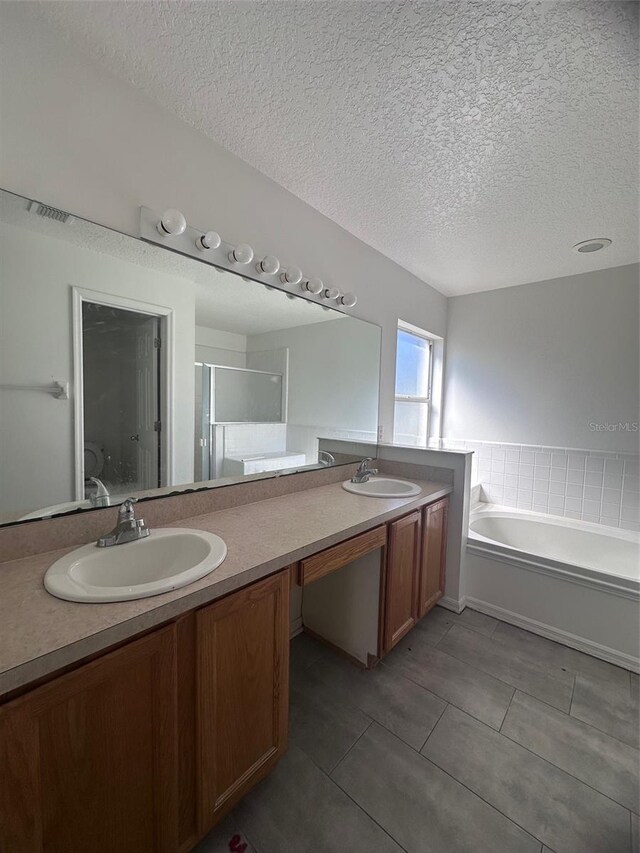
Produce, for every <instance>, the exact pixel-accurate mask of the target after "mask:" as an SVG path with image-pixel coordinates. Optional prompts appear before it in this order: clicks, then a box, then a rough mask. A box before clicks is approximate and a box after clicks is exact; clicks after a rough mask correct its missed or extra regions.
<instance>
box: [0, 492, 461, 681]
mask: <svg viewBox="0 0 640 853" xmlns="http://www.w3.org/2000/svg"><path fill="white" fill-rule="evenodd" d="M414 482H416V483H419V484H420V486H421V487H422V493H421V494H420V495H418V496H417V497H415V498H404V499H398V498H393V499H387V498H370V497H362V496H359V495H354V494H350V493H349V492H346V491H345V490H344V489H343V488H342V486H341V484H340V483H333V484H331V485H327V486H320V487H318V488H314V489H308V490H306V491H302V492H295V493H292V494H288V495H283V496H281V497H275V498H268V499H266V500H262V501H258V502H257V503H252V504H245V505H243V506H239V507H234V508H231V509H225V510H220V511H218V512H214V513H210V514H208V515H200V516H197V517H195V518H187V519H184V518H183V519H180V521H176V522H175V523H173V524H170V525H166V526H168V527H171V526H173V527H191V528H196V529H200V530H208V531H210V532H212V533H217V534H218V536H221V537H222V538H223V539H224V541H225V542H226V544H227V549H228V553H227V557H226V559H225V561H224V563H222V565H221V566H220V567H219V568H217V569H216V570H215V571H213V572H212V573H211V574H209V575H207V576H206V577H204V578H203V579H202V580H200V581H197V582H196V583H194V584H191V585H190V586H187V587H183V588H182V589H177V590H173V591H171V592H167V593H164V594H162V595H157V596H154V597H152V598H143V599H138V600H136V601H125V602H117V603H101V604H81V603H76V602H69V601H63V600H61V599H58V598H54V597H53V596H51V595H49V593H47V592H46V590H45V588H44V586H43V578H44V575H45V572H46V571H47V569H48V568H49V566H50V565H51V564H52V563H54V562H55V561H56V560H57V559H58V558H59V557H60V556H61V555H62V554H65V553H68V551H71V550H73V549H72V548H66V549H64V550H61V551H49V552H47V553H44V554H37V555H35V556H31V557H24V558H22V559H19V560H12V561H10V562H6V563H0V573H1V577H0V583H1V584H2V594H1V595H0V697H2V696H4V695H5V694H7V693H10V692H12V691H14V690H16V689H18V688H20V687H23V686H24V685H27V684H30V683H31V682H34V681H36V680H38V679H41V678H43V677H45V676H47V675H49V674H51V673H53V672H56V671H57V670H59V669H62V668H64V667H66V666H69V665H71V664H74V663H76V662H78V661H80V660H82V659H83V658H85V657H88V656H90V655H93V654H96V653H98V652H100V651H103V650H105V649H107V648H109V647H110V646H113V645H115V644H117V643H120V642H122V641H124V640H127V639H129V638H132V637H134V636H135V635H136V634H139V633H141V632H143V631H146V630H148V629H150V628H153V627H154V626H156V625H161V624H162V623H164V622H167V621H168V620H171V619H174V618H176V617H177V616H180V615H181V614H183V613H187V612H188V611H190V610H193V609H195V608H197V607H201V606H202V605H204V604H207V603H208V602H210V601H213V600H214V599H216V598H219V597H220V596H223V595H226V594H227V593H229V592H232V591H233V590H235V589H238V588H240V587H242V586H246V585H247V584H249V583H252V582H254V581H256V580H259V579H260V578H262V577H265V576H266V575H269V574H271V573H272V572H275V571H277V570H278V569H282V568H284V567H285V566H287V565H289V564H290V563H295V562H296V561H298V560H300V559H302V558H304V557H308V556H310V555H311V554H315V553H317V552H318V551H322V550H323V549H324V548H328V547H330V546H331V545H335V544H336V543H338V542H341V541H343V540H345V539H348V538H349V537H351V536H355V535H357V534H358V533H362V532H363V531H365V530H368V529H370V528H371V527H374V526H375V525H377V524H383V523H385V522H387V521H390V520H392V519H393V518H396V517H399V516H401V515H405V514H406V513H407V512H410V511H411V510H412V509H413V508H418V507H420V506H423V505H424V504H427V503H431V502H433V501H434V500H438V499H439V498H441V497H444V496H445V495H448V494H450V493H451V491H452V487H451V486H450V485H447V484H443V483H435V482H426V481H423V480H414ZM118 547H123V548H126V545H122V546H118Z"/></svg>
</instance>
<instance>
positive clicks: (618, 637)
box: [466, 503, 640, 671]
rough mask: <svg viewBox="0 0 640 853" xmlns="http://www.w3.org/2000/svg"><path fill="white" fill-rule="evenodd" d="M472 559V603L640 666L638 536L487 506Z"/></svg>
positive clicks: (481, 511)
mask: <svg viewBox="0 0 640 853" xmlns="http://www.w3.org/2000/svg"><path fill="white" fill-rule="evenodd" d="M466 561H467V572H466V575H467V583H466V599H467V603H468V604H469V605H470V606H472V607H474V608H475V609H478V610H481V611H482V612H484V613H489V614H491V615H494V616H497V617H498V618H500V619H504V620H505V621H507V622H511V623H513V624H516V625H520V626H521V627H523V628H527V629H528V630H531V631H534V632H535V633H538V634H541V635H543V636H546V637H550V638H551V639H553V640H556V641H558V642H562V643H565V644H566V645H569V646H572V647H574V648H578V649H581V650H582V651H586V652H588V653H589V654H593V655H596V656H597V657H600V658H603V659H604V660H608V661H611V662H612V663H616V664H618V665H620V666H625V667H628V668H629V669H633V670H635V671H638V669H639V657H640V534H638V533H635V532H632V531H627V530H619V529H618V528H613V527H605V526H604V525H599V524H589V523H587V522H583V521H573V520H571V519H567V518H562V517H559V516H553V515H546V514H544V513H539V512H530V511H527V510H518V509H511V508H508V507H501V506H496V505H492V504H483V503H481V504H477V505H476V507H474V508H473V510H472V512H471V514H470V517H469V537H468V540H467V554H466Z"/></svg>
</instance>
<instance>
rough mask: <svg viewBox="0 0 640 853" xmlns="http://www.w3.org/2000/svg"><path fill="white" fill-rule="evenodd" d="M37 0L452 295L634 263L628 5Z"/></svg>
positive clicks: (632, 39) (597, 1)
mask: <svg viewBox="0 0 640 853" xmlns="http://www.w3.org/2000/svg"><path fill="white" fill-rule="evenodd" d="M26 5H27V6H29V7H30V8H31V10H32V12H33V13H34V14H36V15H38V16H41V17H44V18H45V19H46V21H47V23H48V24H49V25H50V26H52V27H54V28H57V29H58V30H59V32H60V33H61V35H64V37H65V38H67V39H70V40H71V41H72V42H73V43H74V44H75V45H76V46H77V47H78V48H79V49H81V50H83V51H85V52H86V53H87V54H89V55H90V56H91V57H92V58H93V59H94V60H96V61H97V62H98V63H100V64H102V65H103V66H105V67H106V68H108V69H109V70H111V71H113V72H114V73H116V74H118V75H120V76H122V77H125V78H126V79H128V80H129V81H130V82H131V83H132V84H134V85H135V86H136V87H138V88H139V89H141V90H143V91H144V92H146V93H147V94H148V95H150V96H151V97H152V98H153V99H155V100H156V101H157V102H159V103H161V104H163V105H164V106H165V107H167V108H168V109H170V110H172V111H173V112H174V113H176V114H177V115H178V116H180V117H181V118H182V119H184V120H186V121H187V122H189V123H190V124H192V125H194V126H195V127H197V128H198V129H199V130H201V131H203V132H204V133H205V134H207V135H208V136H210V137H211V138H213V139H215V140H216V141H217V142H219V143H220V144H222V145H223V146H225V147H226V148H227V149H229V150H231V151H233V152H234V153H235V154H237V155H238V156H239V157H241V158H242V159H244V160H245V161H247V162H249V163H251V164H252V165H253V166H255V167H256V168H258V169H260V170H261V171H262V172H264V173H265V174H267V175H269V176H270V177H271V178H273V179H274V180H275V181H277V182H278V183H280V184H281V185H283V186H284V187H286V188H287V189H288V190H290V191H291V192H292V193H294V194H295V195H297V196H299V197H300V198H302V199H304V200H305V201H306V202H308V203H309V204H310V205H312V206H313V207H315V208H317V209H318V210H319V211H321V212H322V213H323V214H325V215H326V216H328V217H330V218H331V219H333V220H334V221H335V222H337V223H339V224H340V225H342V226H343V227H344V228H346V229H347V230H348V231H350V232H351V233H352V234H354V235H356V236H357V237H359V238H360V239H362V240H363V241H364V242H366V243H368V244H369V245H371V246H373V247H375V248H376V249H378V250H379V251H380V252H382V253H384V254H385V255H387V256H389V257H390V258H392V259H394V260H395V261H397V262H398V263H399V264H401V265H402V266H404V267H406V268H407V269H409V270H410V271H412V272H413V273H415V274H416V275H417V276H419V277H420V278H421V279H423V280H424V281H426V282H428V283H429V284H432V285H433V286H435V287H436V288H438V289H439V290H441V291H442V292H444V293H447V294H455V293H463V292H468V291H473V290H483V289H489V288H493V287H503V286H508V285H512V284H521V283H524V282H528V281H537V280H542V279H548V278H553V277H556V276H564V275H571V274H574V273H577V272H585V271H590V270H594V269H601V268H605V267H610V266H617V265H621V264H626V263H632V262H635V261H637V260H638V218H637V217H638V189H637V156H638V155H637V130H638V101H637V97H638V91H637V90H638V55H637V50H638V41H637V32H638V23H637V22H638V6H637V4H636V3H625V2H604V0H594V2H573V0H560V2H542V3H541V2H509V3H503V2H491V1H490V0H488V1H487V2H396V0H388V2H373V3H372V2H367V0H331V2H324V0H318V2H303V1H302V0H297V2H296V1H295V0H294V2H289V0H278V1H277V2H276V0H272V2H263V0H261V2H217V0H208V2H190V0H186V2H155V0H153V1H152V2H138V3H137V2H130V3H124V2H100V3H95V2H93V3H92V2H84V3H78V2H55V3H29V4H26ZM598 236H606V237H611V238H612V239H613V241H614V243H613V246H611V247H610V248H609V249H606V250H604V251H603V252H601V253H598V254H594V255H578V254H576V253H574V252H572V251H571V246H572V245H573V244H574V243H577V242H578V241H580V240H585V239H587V238H590V237H598Z"/></svg>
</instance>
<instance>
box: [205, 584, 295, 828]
mask: <svg viewBox="0 0 640 853" xmlns="http://www.w3.org/2000/svg"><path fill="white" fill-rule="evenodd" d="M195 618H196V754H197V765H196V776H197V779H198V782H199V794H198V805H199V831H200V834H201V835H202V834H204V833H205V832H207V830H208V829H209V828H210V827H212V826H213V825H214V824H215V823H217V822H218V821H219V820H220V818H221V817H222V816H223V815H224V814H226V812H228V811H229V810H230V809H231V808H232V807H233V806H234V805H235V804H236V803H237V802H238V800H239V799H240V798H241V797H243V796H244V795H245V794H246V793H247V791H248V790H249V789H250V788H251V787H253V785H254V784H255V783H256V782H257V781H258V780H259V779H262V778H263V777H264V776H266V775H267V773H268V772H269V771H270V770H271V769H272V768H273V766H274V765H275V763H276V762H277V760H278V759H279V758H280V756H281V755H282V754H283V753H284V751H285V750H286V746H287V727H288V713H289V572H288V570H285V571H282V572H279V573H278V574H276V575H272V576H271V577H268V578H266V579H265V580H263V581H259V582H258V583H255V584H253V585H251V586H249V587H246V588H245V589H241V590H240V591H239V592H236V593H234V594H233V595H230V596H228V597H227V598H223V599H221V600H220V601H216V602H214V603H213V604H211V605H209V606H208V607H204V608H203V609H202V610H198V611H197V612H196V614H195Z"/></svg>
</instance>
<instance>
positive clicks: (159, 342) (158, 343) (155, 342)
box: [153, 338, 162, 349]
mask: <svg viewBox="0 0 640 853" xmlns="http://www.w3.org/2000/svg"><path fill="white" fill-rule="evenodd" d="M153 345H154V347H155V348H156V349H160V347H161V346H162V338H154V339H153Z"/></svg>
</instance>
